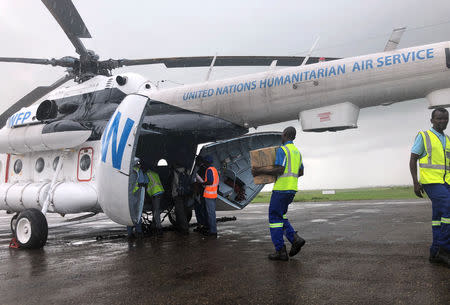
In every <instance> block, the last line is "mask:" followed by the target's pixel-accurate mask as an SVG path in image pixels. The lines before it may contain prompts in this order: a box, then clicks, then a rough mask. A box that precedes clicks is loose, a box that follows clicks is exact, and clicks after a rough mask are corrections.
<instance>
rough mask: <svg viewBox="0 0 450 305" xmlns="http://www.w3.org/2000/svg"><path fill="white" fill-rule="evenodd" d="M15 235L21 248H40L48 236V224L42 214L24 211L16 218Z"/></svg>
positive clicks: (28, 210)
mask: <svg viewBox="0 0 450 305" xmlns="http://www.w3.org/2000/svg"><path fill="white" fill-rule="evenodd" d="M15 235H16V239H17V242H18V243H19V245H20V247H21V248H27V249H39V248H42V247H43V246H44V245H45V243H46V242H47V236H48V224H47V219H46V218H45V216H44V214H42V213H41V211H39V210H37V209H26V210H24V211H22V212H20V214H19V216H18V217H17V223H16V233H15Z"/></svg>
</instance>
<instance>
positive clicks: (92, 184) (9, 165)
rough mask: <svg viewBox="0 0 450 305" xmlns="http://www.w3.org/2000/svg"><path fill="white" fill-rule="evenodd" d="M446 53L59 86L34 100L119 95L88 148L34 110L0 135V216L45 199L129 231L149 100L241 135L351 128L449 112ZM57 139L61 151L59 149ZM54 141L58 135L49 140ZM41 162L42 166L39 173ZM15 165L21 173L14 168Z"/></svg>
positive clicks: (429, 50)
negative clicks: (382, 109) (268, 129)
mask: <svg viewBox="0 0 450 305" xmlns="http://www.w3.org/2000/svg"><path fill="white" fill-rule="evenodd" d="M449 48H450V42H441V43H436V44H431V45H424V46H418V47H413V48H407V49H401V50H394V51H389V52H382V53H376V54H371V55H365V56H359V57H352V58H346V59H340V60H334V61H329V62H319V63H317V64H311V65H304V66H299V67H293V68H285V69H269V70H268V71H267V72H261V73H256V74H249V75H244V76H240V77H235V78H228V79H223V80H214V81H207V82H204V83H200V84H194V85H185V86H180V87H176V88H170V89H158V88H156V87H155V86H154V85H153V84H152V83H151V82H149V81H147V80H146V79H145V78H143V77H142V76H139V75H137V74H133V73H125V74H123V75H122V77H124V78H126V79H127V82H126V83H125V84H124V85H119V84H118V83H117V82H116V78H115V77H106V76H96V77H94V78H92V79H90V80H88V81H86V82H84V83H82V84H77V85H75V86H73V85H71V86H67V85H65V86H62V87H60V88H58V89H56V90H54V91H53V92H51V93H50V94H48V95H47V96H45V97H44V98H43V99H41V101H42V100H58V99H63V98H67V97H70V96H79V95H88V94H90V93H93V92H98V91H101V90H107V89H108V90H109V89H117V90H120V92H122V93H123V95H124V96H125V98H124V99H123V101H122V102H121V103H120V105H119V106H118V108H117V109H116V110H115V112H114V114H113V115H112V117H111V118H110V119H109V123H108V125H107V127H106V129H105V131H104V132H103V135H102V138H101V140H94V141H86V139H87V137H86V138H82V137H81V135H78V134H77V135H75V134H74V133H72V134H71V133H70V132H69V131H67V132H66V131H65V132H55V133H54V134H52V133H50V134H46V135H45V136H44V134H43V133H42V124H40V122H39V121H37V120H36V115H35V111H36V109H37V107H35V106H32V107H29V108H28V109H23V110H21V111H19V112H18V113H16V114H15V115H13V116H11V118H10V119H9V121H8V123H7V125H6V126H5V127H4V128H3V129H2V130H0V152H1V153H4V154H3V155H1V157H0V178H1V179H2V183H0V209H3V210H8V211H11V212H19V211H22V210H24V209H27V208H38V209H43V207H44V205H45V202H47V203H48V205H49V206H48V211H50V212H55V213H60V214H66V213H79V212H99V211H103V212H105V213H106V214H107V215H108V216H109V217H110V218H111V219H113V220H114V221H116V222H118V223H121V224H128V225H130V224H132V223H133V220H132V216H130V209H131V208H130V207H129V205H127V204H124V202H127V201H131V199H130V198H131V197H130V196H131V195H130V194H129V193H130V187H131V185H130V179H129V177H130V175H131V174H132V162H133V160H132V159H133V157H134V153H135V149H136V148H135V146H136V143H137V137H139V133H140V128H141V123H142V117H143V113H144V112H145V109H146V107H147V106H146V104H147V101H149V100H150V101H152V100H153V101H159V102H162V103H165V104H169V105H172V106H175V107H178V108H181V109H185V110H189V111H192V112H195V113H200V114H205V115H208V116H212V117H216V118H220V119H221V120H226V121H229V122H232V123H234V124H236V125H239V126H242V127H243V128H249V127H258V126H261V125H265V124H270V123H277V122H283V121H287V120H293V119H298V118H299V117H301V123H302V127H303V129H304V130H306V131H308V130H310V131H323V130H339V129H345V128H354V127H356V122H357V118H358V113H359V109H360V108H365V107H371V106H377V105H383V104H384V105H387V104H391V103H395V102H401V101H405V100H410V99H416V98H424V97H425V98H427V99H428V101H429V103H430V107H437V106H447V105H449V104H450V102H449V101H450V51H448V50H449ZM39 103H40V102H38V103H37V104H39ZM33 107H34V108H33ZM27 112H30V113H28V114H27ZM61 135H62V136H63V137H66V139H65V140H66V142H67V143H68V144H61V145H60V146H58V145H57V143H59V141H58V140H57V139H58V138H57V137H61ZM49 137H50V140H49ZM51 137H56V138H54V139H53V142H52V141H51ZM71 137H73V138H71ZM80 139H81V140H80ZM122 140H123V141H122ZM49 141H50V142H49ZM80 141H81V142H80ZM49 143H50V144H49ZM51 143H56V144H54V145H56V146H52V145H53V144H51ZM122 144H123V145H122ZM121 145H122V146H121ZM62 156H64V162H63V167H62V169H61V170H60V171H59V172H58V170H57V169H58V168H57V164H58V162H57V161H56V158H58V157H60V158H61V157H62ZM84 156H87V157H84ZM83 158H84V160H85V161H83ZM38 159H42V160H43V163H44V165H43V166H42V170H40V165H38V164H37V163H38V162H37V160H38ZM86 159H89V166H87V165H86ZM18 160H20V161H21V163H22V165H21V169H20V170H17V168H15V167H16V166H17V161H18ZM83 162H84V163H83ZM40 163H41V162H40ZM38 169H39V170H40V171H39V170H38Z"/></svg>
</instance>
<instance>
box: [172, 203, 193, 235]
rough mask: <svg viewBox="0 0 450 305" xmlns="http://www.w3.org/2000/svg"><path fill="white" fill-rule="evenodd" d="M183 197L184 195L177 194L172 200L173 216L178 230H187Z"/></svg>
mask: <svg viewBox="0 0 450 305" xmlns="http://www.w3.org/2000/svg"><path fill="white" fill-rule="evenodd" d="M185 199H186V198H185V197H184V196H177V197H175V198H174V199H173V200H174V205H175V217H176V221H177V227H178V229H179V230H180V231H183V232H188V231H189V224H188V222H187V218H186V206H185V201H186V200H185Z"/></svg>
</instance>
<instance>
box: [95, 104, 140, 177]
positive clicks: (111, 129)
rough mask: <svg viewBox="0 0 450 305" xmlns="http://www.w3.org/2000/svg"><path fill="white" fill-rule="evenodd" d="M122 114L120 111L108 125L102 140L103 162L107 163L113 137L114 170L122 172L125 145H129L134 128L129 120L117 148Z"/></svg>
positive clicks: (128, 119)
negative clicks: (128, 141) (129, 138)
mask: <svg viewBox="0 0 450 305" xmlns="http://www.w3.org/2000/svg"><path fill="white" fill-rule="evenodd" d="M121 116H122V114H121V113H120V111H118V112H117V114H116V116H115V117H114V118H113V119H112V121H111V122H110V123H109V124H108V126H107V127H106V129H105V133H104V134H103V139H102V162H105V161H106V155H107V154H108V148H109V142H110V140H111V136H112V144H111V159H112V165H113V167H114V168H116V169H118V170H120V167H121V165H122V157H123V152H124V150H125V145H126V144H127V140H128V137H129V135H130V132H131V128H132V127H133V124H134V121H133V120H132V119H130V118H127V121H126V122H125V126H124V127H123V131H122V135H121V136H120V140H119V146H117V133H118V130H119V123H120V117H121Z"/></svg>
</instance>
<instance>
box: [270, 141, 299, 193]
mask: <svg viewBox="0 0 450 305" xmlns="http://www.w3.org/2000/svg"><path fill="white" fill-rule="evenodd" d="M281 149H283V151H284V154H285V155H286V165H285V167H284V173H283V174H282V175H281V176H280V177H278V179H277V181H275V185H274V186H273V190H274V191H297V181H298V173H299V170H300V166H301V164H302V155H301V154H300V152H299V151H298V149H297V147H295V145H294V144H292V143H289V144H286V145H285V146H281Z"/></svg>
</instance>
